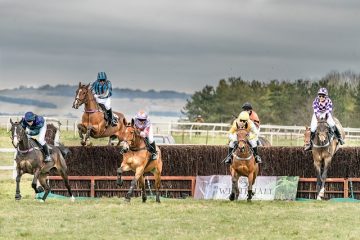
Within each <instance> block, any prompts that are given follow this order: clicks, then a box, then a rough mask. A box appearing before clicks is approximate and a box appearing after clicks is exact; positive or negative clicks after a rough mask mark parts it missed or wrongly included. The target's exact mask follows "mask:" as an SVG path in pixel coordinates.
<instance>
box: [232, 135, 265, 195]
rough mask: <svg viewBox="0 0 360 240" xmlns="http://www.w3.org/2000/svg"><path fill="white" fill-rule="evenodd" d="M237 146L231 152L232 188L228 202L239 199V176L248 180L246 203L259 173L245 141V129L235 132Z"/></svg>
mask: <svg viewBox="0 0 360 240" xmlns="http://www.w3.org/2000/svg"><path fill="white" fill-rule="evenodd" d="M236 134H237V141H238V146H237V148H236V149H235V151H234V152H233V159H232V163H231V165H230V173H231V181H232V188H231V194H230V197H229V199H230V201H234V200H237V199H238V197H239V193H240V191H239V185H238V182H239V178H240V176H244V177H247V179H248V195H247V201H251V199H252V197H253V195H254V193H253V191H252V186H253V185H254V183H255V180H256V177H257V175H258V172H259V167H258V164H257V163H256V162H255V157H254V154H253V152H252V149H251V147H250V145H249V143H248V141H247V137H248V132H247V131H246V130H245V129H239V130H238V131H237V133H236Z"/></svg>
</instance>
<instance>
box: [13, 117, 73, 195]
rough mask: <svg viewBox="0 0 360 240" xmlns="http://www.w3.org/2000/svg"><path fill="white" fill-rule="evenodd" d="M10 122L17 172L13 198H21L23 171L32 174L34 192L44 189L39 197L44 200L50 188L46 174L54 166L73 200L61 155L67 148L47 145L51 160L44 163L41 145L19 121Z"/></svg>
mask: <svg viewBox="0 0 360 240" xmlns="http://www.w3.org/2000/svg"><path fill="white" fill-rule="evenodd" d="M10 123H11V129H10V132H11V142H12V144H13V145H14V147H15V148H16V150H17V153H16V158H15V162H16V172H17V176H16V194H15V199H16V200H21V193H20V180H21V176H22V175H23V174H24V173H28V174H32V175H34V178H33V180H32V183H31V186H32V188H33V189H34V191H35V193H39V192H42V191H43V190H44V189H45V194H44V195H43V197H42V199H41V201H43V202H44V201H45V199H46V198H47V196H48V194H49V192H50V190H51V189H50V185H49V184H48V182H47V176H48V175H49V173H50V170H51V169H53V168H56V170H57V173H58V174H59V175H60V176H61V177H62V178H63V180H64V183H65V186H66V188H67V190H68V193H69V195H70V197H71V201H74V200H75V198H74V196H73V194H72V192H71V187H70V184H69V180H68V175H67V166H66V162H65V159H64V157H63V155H65V154H66V153H67V151H68V149H66V148H64V147H56V146H52V145H49V146H50V151H51V157H52V159H53V161H51V162H47V163H44V154H43V152H42V150H40V147H41V146H40V145H39V144H37V142H36V141H35V140H34V139H32V138H28V136H27V135H26V133H25V129H24V128H23V127H22V126H21V124H20V123H19V122H13V121H12V120H11V119H10ZM37 180H39V182H40V185H41V186H42V188H40V187H38V188H37V187H36V183H37Z"/></svg>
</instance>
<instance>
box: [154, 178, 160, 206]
mask: <svg viewBox="0 0 360 240" xmlns="http://www.w3.org/2000/svg"><path fill="white" fill-rule="evenodd" d="M154 177H155V191H156V202H157V203H160V187H161V172H156V173H154Z"/></svg>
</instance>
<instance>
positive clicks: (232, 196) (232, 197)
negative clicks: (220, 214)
mask: <svg viewBox="0 0 360 240" xmlns="http://www.w3.org/2000/svg"><path fill="white" fill-rule="evenodd" d="M229 199H230V201H234V200H235V194H233V193H232V194H230V197H229Z"/></svg>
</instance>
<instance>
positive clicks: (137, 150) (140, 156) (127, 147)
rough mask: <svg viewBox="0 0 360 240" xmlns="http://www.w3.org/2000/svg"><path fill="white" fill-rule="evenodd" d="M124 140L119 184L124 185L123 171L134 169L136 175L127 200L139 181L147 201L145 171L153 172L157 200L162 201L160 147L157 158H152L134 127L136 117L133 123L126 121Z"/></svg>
mask: <svg viewBox="0 0 360 240" xmlns="http://www.w3.org/2000/svg"><path fill="white" fill-rule="evenodd" d="M124 124H126V128H125V135H124V140H123V141H122V142H121V144H120V148H121V152H122V154H123V160H122V162H121V166H120V167H119V168H118V169H117V184H118V185H119V186H122V185H123V180H122V179H121V175H122V173H123V172H127V171H130V170H131V171H133V172H135V176H134V178H133V180H132V181H131V186H130V189H129V191H128V192H127V194H126V196H125V201H127V202H130V200H131V197H132V195H133V192H134V188H135V186H136V183H137V182H139V186H140V188H141V189H142V201H143V202H146V200H147V197H146V192H145V176H144V174H145V173H148V172H151V173H152V174H153V175H154V178H155V192H156V202H158V203H160V185H161V171H162V164H163V163H162V157H161V151H160V149H159V147H156V151H157V159H156V160H151V154H150V152H149V151H148V150H147V148H146V144H145V141H144V139H143V138H142V137H141V136H140V132H139V130H137V129H136V128H135V127H134V119H132V120H131V123H128V124H127V123H126V120H124Z"/></svg>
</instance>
